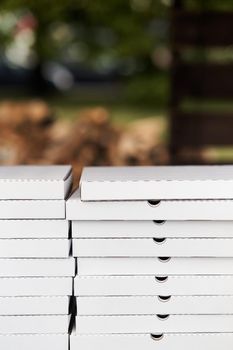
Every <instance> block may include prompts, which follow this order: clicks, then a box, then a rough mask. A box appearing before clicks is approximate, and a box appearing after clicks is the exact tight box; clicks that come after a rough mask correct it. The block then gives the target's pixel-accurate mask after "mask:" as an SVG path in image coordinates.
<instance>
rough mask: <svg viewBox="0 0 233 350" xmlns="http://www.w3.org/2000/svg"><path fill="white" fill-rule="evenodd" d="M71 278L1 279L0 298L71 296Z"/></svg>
mask: <svg viewBox="0 0 233 350" xmlns="http://www.w3.org/2000/svg"><path fill="white" fill-rule="evenodd" d="M72 288H73V281H72V277H10V278H9V277H1V278H0V297H6V296H16V297H17V296H54V295H59V296H67V295H72Z"/></svg>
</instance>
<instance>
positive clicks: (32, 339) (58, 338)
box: [0, 334, 69, 350]
mask: <svg viewBox="0 0 233 350" xmlns="http://www.w3.org/2000/svg"><path fill="white" fill-rule="evenodd" d="M68 342H69V336H68V334H27V335H25V334H24V335H23V334H20V335H18V334H17V335H16V334H14V335H12V334H11V335H0V348H1V349H4V350H16V349H23V350H32V349H33V350H45V349H46V350H47V349H53V350H68Z"/></svg>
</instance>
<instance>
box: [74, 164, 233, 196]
mask: <svg viewBox="0 0 233 350" xmlns="http://www.w3.org/2000/svg"><path fill="white" fill-rule="evenodd" d="M80 186H81V193H82V200H83V201H92V200H143V199H217V198H233V166H231V165H229V166H146V167H142V166H140V167H135V166H134V167H88V168H85V169H84V171H83V174H82V177H81V181H80Z"/></svg>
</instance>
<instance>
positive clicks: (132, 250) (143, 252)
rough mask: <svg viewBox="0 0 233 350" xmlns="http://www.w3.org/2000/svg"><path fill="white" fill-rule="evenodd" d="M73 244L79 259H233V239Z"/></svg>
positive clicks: (76, 241) (82, 241)
mask: <svg viewBox="0 0 233 350" xmlns="http://www.w3.org/2000/svg"><path fill="white" fill-rule="evenodd" d="M72 241H73V244H72V246H73V256H76V257H158V256H159V257H160V256H162V257H166V256H172V257H233V238H121V239H118V238H112V239H111V238H100V239H98V238H79V239H73V240H72ZM0 248H1V240H0ZM0 254H1V249H0Z"/></svg>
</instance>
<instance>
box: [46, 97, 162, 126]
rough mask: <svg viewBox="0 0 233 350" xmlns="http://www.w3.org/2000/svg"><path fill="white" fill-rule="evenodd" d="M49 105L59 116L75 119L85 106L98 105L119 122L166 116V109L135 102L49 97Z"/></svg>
mask: <svg viewBox="0 0 233 350" xmlns="http://www.w3.org/2000/svg"><path fill="white" fill-rule="evenodd" d="M48 103H49V105H50V106H51V107H52V108H53V109H54V111H55V114H56V116H57V117H58V118H67V119H71V120H73V119H75V118H77V117H78V116H79V113H80V112H81V111H82V110H83V109H85V108H89V107H91V108H94V107H97V106H102V107H105V108H107V109H108V110H109V112H110V115H111V118H112V120H113V121H114V122H116V123H118V124H126V123H128V122H131V121H133V120H136V119H142V118H150V117H161V116H164V117H166V114H167V113H166V111H165V110H161V109H158V108H156V107H151V106H150V107H147V106H142V105H139V106H137V105H133V104H122V103H120V104H116V103H109V102H108V103H100V102H86V103H80V102H78V101H75V100H71V99H49V100H48Z"/></svg>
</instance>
